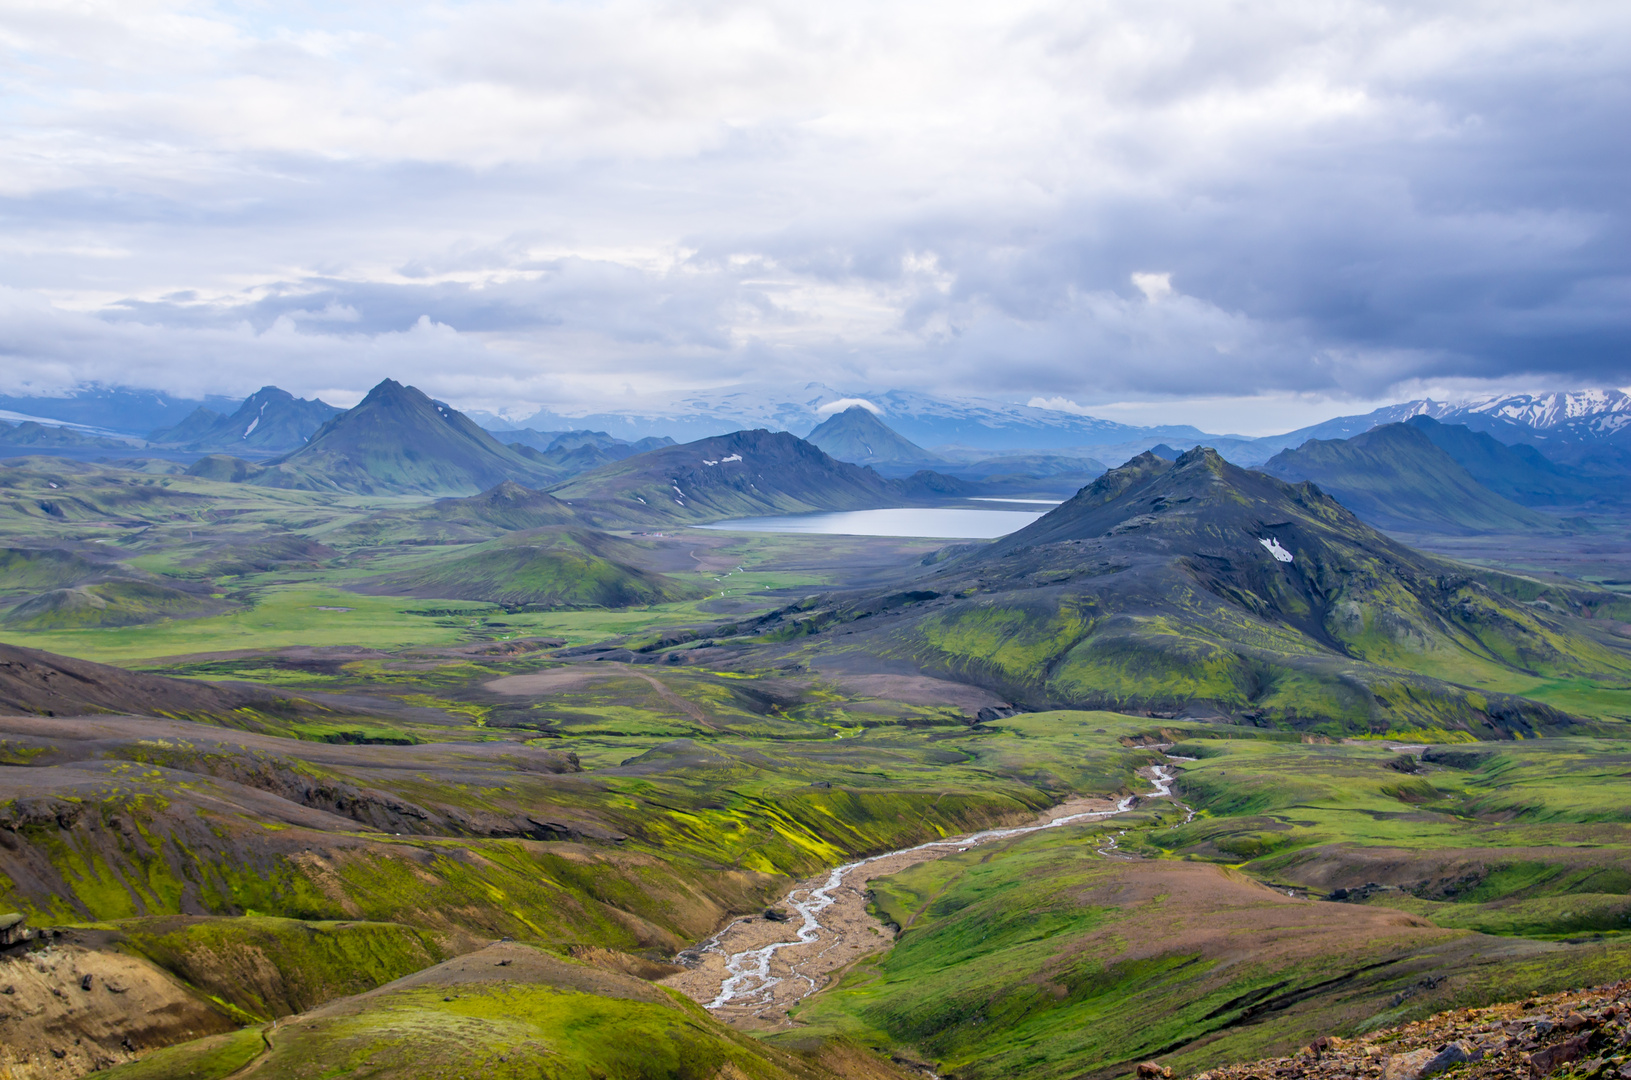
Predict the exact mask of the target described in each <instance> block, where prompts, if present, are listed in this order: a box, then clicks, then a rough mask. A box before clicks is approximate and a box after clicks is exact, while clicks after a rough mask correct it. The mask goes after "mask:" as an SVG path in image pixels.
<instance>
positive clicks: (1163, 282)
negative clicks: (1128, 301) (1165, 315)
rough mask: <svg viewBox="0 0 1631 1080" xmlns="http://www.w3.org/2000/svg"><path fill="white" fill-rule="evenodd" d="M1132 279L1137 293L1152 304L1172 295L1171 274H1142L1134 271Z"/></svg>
mask: <svg viewBox="0 0 1631 1080" xmlns="http://www.w3.org/2000/svg"><path fill="white" fill-rule="evenodd" d="M1132 279H1133V284H1134V285H1137V286H1138V291H1139V292H1141V293H1143V294H1144V299H1146V300H1148V301H1149V302H1150V303H1152V304H1153V303H1155V302H1156V301H1157V300H1161V299H1164V298H1166V297H1168V296H1171V295H1172V275H1171V274H1144V273H1139V272H1138V271H1136V270H1135V271H1134V272H1133V274H1132Z"/></svg>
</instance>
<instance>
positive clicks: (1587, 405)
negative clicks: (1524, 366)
mask: <svg viewBox="0 0 1631 1080" xmlns="http://www.w3.org/2000/svg"><path fill="white" fill-rule="evenodd" d="M1456 412H1462V413H1466V414H1469V415H1471V414H1477V415H1480V416H1488V417H1492V418H1497V419H1501V420H1509V421H1511V422H1513V423H1516V424H1524V425H1526V426H1528V427H1532V428H1535V429H1537V430H1540V431H1544V430H1546V429H1548V428H1555V427H1575V426H1578V425H1580V424H1582V423H1584V424H1586V425H1589V426H1590V427H1591V429H1592V430H1597V431H1605V432H1607V431H1618V430H1619V429H1620V428H1622V427H1624V426H1625V425H1626V424H1628V423H1631V395H1628V394H1625V393H1623V392H1621V391H1619V390H1575V391H1572V392H1569V393H1553V394H1539V395H1533V394H1507V395H1505V396H1503V397H1492V398H1485V399H1484V400H1482V401H1471V402H1467V403H1466V404H1465V405H1461V406H1458V407H1454V408H1452V409H1451V413H1452V414H1453V413H1456ZM1434 419H1441V417H1437V416H1435V417H1434Z"/></svg>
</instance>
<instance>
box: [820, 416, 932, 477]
mask: <svg viewBox="0 0 1631 1080" xmlns="http://www.w3.org/2000/svg"><path fill="white" fill-rule="evenodd" d="M804 440H805V442H808V443H810V444H811V445H812V446H819V447H820V448H821V449H823V450H825V451H826V452H827V453H829V454H831V455H832V456H833V457H835V458H837V459H838V460H839V461H849V462H853V463H854V464H856V465H883V464H889V465H895V464H910V463H918V462H922V463H928V462H933V461H938V460H939V459H938V458H937V457H935V455H933V454H931V453H929V452H928V451H927V450H925V449H923V447H921V446H919V445H917V443H914V442H912V441H911V440H910V439H907V438H905V437H904V436H902V435H899V434H897V433H896V432H895V430H894V429H893V428H891V427H890V426H889V425H888V424H886V423H884V422H883V421H882V420H880V419H878V417H877V415H876V414H874V413H873V412H872V410H870V409H867V408H865V407H863V406H860V405H851V406H850V407H849V408H847V409H845V410H844V411H843V412H840V413H834V414H833V415H832V416H829V417H828V418H827V419H825V420H823V421H822V422H821V423H820V424H818V425H816V428H815V430H814V431H812V432H810V434H808V435H806V436H805V437H804Z"/></svg>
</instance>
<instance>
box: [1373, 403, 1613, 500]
mask: <svg viewBox="0 0 1631 1080" xmlns="http://www.w3.org/2000/svg"><path fill="white" fill-rule="evenodd" d="M1405 423H1406V424H1408V425H1409V426H1410V427H1413V428H1415V429H1416V430H1417V431H1419V432H1421V433H1422V434H1423V435H1425V436H1427V438H1428V439H1429V440H1430V441H1431V442H1432V444H1433V445H1434V446H1436V447H1438V448H1439V449H1440V450H1443V451H1444V452H1445V453H1446V454H1449V455H1450V457H1452V458H1454V459H1455V462H1456V464H1457V465H1460V466H1461V467H1462V468H1463V469H1466V470H1467V472H1468V473H1469V474H1470V475H1471V476H1472V478H1473V479H1474V480H1476V481H1478V482H1479V483H1480V484H1482V485H1483V486H1484V487H1486V488H1488V489H1489V490H1491V491H1493V492H1495V494H1497V495H1500V496H1501V497H1503V498H1507V499H1511V500H1512V501H1513V502H1516V503H1521V504H1522V505H1524V506H1568V505H1573V504H1577V503H1588V502H1600V501H1601V502H1619V501H1623V499H1624V495H1623V492H1622V491H1621V489H1620V486H1619V485H1617V484H1604V483H1600V482H1594V481H1592V480H1588V479H1587V478H1585V477H1583V476H1580V475H1578V474H1576V473H1574V472H1572V471H1570V470H1568V469H1566V468H1564V467H1563V466H1561V465H1557V464H1554V463H1553V462H1552V461H1551V460H1550V459H1548V458H1547V457H1546V456H1545V455H1543V454H1542V453H1541V452H1540V451H1539V450H1536V449H1535V448H1534V447H1533V446H1525V445H1523V444H1521V443H1520V444H1518V445H1516V446H1508V445H1506V444H1505V443H1503V442H1501V441H1500V440H1499V439H1496V438H1495V437H1494V436H1492V435H1489V434H1487V433H1485V432H1482V431H1473V430H1472V429H1471V428H1469V427H1467V426H1466V425H1464V424H1441V423H1439V422H1438V421H1437V420H1434V419H1433V418H1432V417H1430V416H1415V417H1411V418H1410V419H1409V420H1407V421H1405Z"/></svg>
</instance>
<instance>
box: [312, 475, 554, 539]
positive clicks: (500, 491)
mask: <svg viewBox="0 0 1631 1080" xmlns="http://www.w3.org/2000/svg"><path fill="white" fill-rule="evenodd" d="M574 524H577V525H581V524H582V519H581V517H580V515H579V514H578V513H577V511H575V510H573V509H572V508H571V507H570V506H568V505H567V504H566V503H564V502H562V501H561V500H559V499H557V498H555V496H553V495H550V494H548V493H546V492H542V491H534V490H532V489H531V488H527V487H523V486H522V485H520V484H517V483H515V482H514V481H512V480H506V481H504V482H503V483H502V484H499V485H497V486H495V487H492V488H489V489H488V490H486V491H484V492H482V493H481V494H479V495H470V496H466V497H465V498H462V499H437V500H436V501H435V502H433V503H430V504H428V505H425V506H416V507H412V508H410V509H405V510H384V511H381V512H379V513H377V514H371V515H369V516H368V517H366V518H364V519H363V520H361V521H358V522H354V523H352V524H350V525H347V526H344V527H343V528H341V529H338V530H336V531H335V533H334V534H333V536H332V537H331V539H333V540H335V541H336V542H342V543H362V544H468V543H471V542H472V541H480V540H490V539H493V538H495V537H498V536H502V535H504V534H505V533H509V532H518V531H520V530H523V529H544V528H549V527H550V526H554V525H574Z"/></svg>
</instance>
